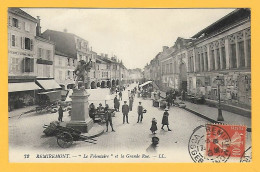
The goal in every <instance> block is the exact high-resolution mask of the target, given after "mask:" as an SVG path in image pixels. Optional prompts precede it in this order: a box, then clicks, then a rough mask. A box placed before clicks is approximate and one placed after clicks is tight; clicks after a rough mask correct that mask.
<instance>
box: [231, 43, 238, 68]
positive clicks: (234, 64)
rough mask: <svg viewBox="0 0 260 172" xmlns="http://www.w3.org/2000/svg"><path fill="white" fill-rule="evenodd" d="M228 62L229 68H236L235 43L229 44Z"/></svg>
mask: <svg viewBox="0 0 260 172" xmlns="http://www.w3.org/2000/svg"><path fill="white" fill-rule="evenodd" d="M230 55H231V57H230V64H231V68H236V67H237V58H236V44H231V45H230Z"/></svg>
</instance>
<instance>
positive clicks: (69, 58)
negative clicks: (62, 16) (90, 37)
mask: <svg viewBox="0 0 260 172" xmlns="http://www.w3.org/2000/svg"><path fill="white" fill-rule="evenodd" d="M42 36H43V37H44V38H46V39H49V40H51V41H53V42H55V48H56V52H57V53H56V58H57V59H56V60H57V62H56V63H55V64H57V66H56V67H55V71H54V72H55V73H56V75H55V80H57V81H58V82H59V84H61V85H64V87H65V88H71V87H72V85H73V83H74V82H75V81H73V77H74V76H73V71H74V69H75V68H76V66H77V65H78V62H79V61H80V60H84V61H86V62H89V61H90V59H91V60H92V61H93V62H94V64H95V58H96V57H95V53H93V52H91V50H90V48H89V43H88V41H87V40H85V39H83V38H81V37H79V36H77V35H75V34H72V33H68V32H67V30H64V32H60V31H54V30H46V31H45V32H43V33H42ZM62 58H63V60H62ZM66 67H68V68H67V69H66ZM72 68H73V69H72ZM94 71H95V67H94V68H92V69H91V72H89V73H88V74H89V76H86V78H87V81H86V83H85V87H86V88H90V83H91V82H92V81H95V78H94V76H93V75H94ZM64 73H65V74H64ZM91 74H92V75H91ZM64 76H65V77H64ZM90 76H92V77H90ZM67 79H68V80H67Z"/></svg>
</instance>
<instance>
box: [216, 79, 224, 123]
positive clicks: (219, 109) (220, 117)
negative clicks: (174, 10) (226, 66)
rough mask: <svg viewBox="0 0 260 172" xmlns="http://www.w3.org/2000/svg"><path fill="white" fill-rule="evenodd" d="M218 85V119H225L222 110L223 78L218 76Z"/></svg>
mask: <svg viewBox="0 0 260 172" xmlns="http://www.w3.org/2000/svg"><path fill="white" fill-rule="evenodd" d="M216 81H217V85H218V118H217V121H224V118H223V116H222V110H221V107H220V85H221V81H222V79H221V78H220V77H219V76H217V79H216Z"/></svg>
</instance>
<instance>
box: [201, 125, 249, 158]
mask: <svg viewBox="0 0 260 172" xmlns="http://www.w3.org/2000/svg"><path fill="white" fill-rule="evenodd" d="M206 132H207V144H206V154H207V155H208V156H219V155H222V154H223V155H225V156H227V154H228V152H230V157H241V156H242V154H243V153H244V151H245V139H246V126H239V125H221V124H215V125H207V127H206ZM229 137H230V139H231V142H229Z"/></svg>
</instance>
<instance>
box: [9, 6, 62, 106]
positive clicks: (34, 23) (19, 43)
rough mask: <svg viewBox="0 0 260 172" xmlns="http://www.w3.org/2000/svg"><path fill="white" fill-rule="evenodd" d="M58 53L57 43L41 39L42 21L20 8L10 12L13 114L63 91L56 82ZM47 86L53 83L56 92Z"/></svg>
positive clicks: (10, 100) (10, 68) (10, 71)
mask: <svg viewBox="0 0 260 172" xmlns="http://www.w3.org/2000/svg"><path fill="white" fill-rule="evenodd" d="M54 49H55V46H54V43H53V42H51V41H49V40H46V39H44V38H42V37H41V36H40V19H39V18H37V19H35V18H34V17H32V16H30V15H29V14H27V13H25V12H24V11H23V10H21V9H20V8H9V9H8V67H9V72H8V93H9V94H8V96H9V99H8V100H9V110H12V109H16V108H21V107H23V106H28V105H32V104H35V103H37V102H39V93H41V94H44V93H43V92H46V91H47V90H50V89H51V90H52V89H59V86H58V85H57V83H56V82H55V81H54V79H53V73H54V66H53V58H54ZM41 80H49V81H41ZM43 82H49V83H50V82H52V84H53V86H55V88H49V87H48V89H45V88H44V87H43V85H44V83H43ZM56 86H57V87H56ZM57 94H60V93H58V92H57Z"/></svg>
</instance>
